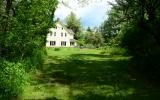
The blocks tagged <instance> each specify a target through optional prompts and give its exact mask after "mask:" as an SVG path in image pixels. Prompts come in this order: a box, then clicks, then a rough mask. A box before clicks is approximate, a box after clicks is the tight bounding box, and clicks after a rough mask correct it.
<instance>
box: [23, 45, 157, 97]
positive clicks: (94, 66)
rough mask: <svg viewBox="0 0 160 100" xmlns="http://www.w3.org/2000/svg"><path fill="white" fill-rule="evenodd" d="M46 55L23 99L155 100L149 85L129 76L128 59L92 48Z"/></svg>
mask: <svg viewBox="0 0 160 100" xmlns="http://www.w3.org/2000/svg"><path fill="white" fill-rule="evenodd" d="M47 52H48V56H47V58H46V60H45V62H44V64H43V65H42V68H41V69H40V70H36V71H35V72H32V73H30V76H31V77H32V80H31V84H30V85H29V86H26V89H25V93H24V94H23V98H24V99H26V100H30V99H32V100H159V99H158V98H159V97H158V96H159V95H160V93H159V92H155V91H156V89H154V90H152V88H153V86H152V85H149V84H148V83H146V82H145V83H144V81H142V80H140V79H138V78H135V77H133V76H132V75H130V73H129V71H128V63H129V57H126V56H122V55H110V53H105V54H103V53H102V50H95V49H78V48H63V49H53V48H50V49H47ZM151 91H152V92H151Z"/></svg>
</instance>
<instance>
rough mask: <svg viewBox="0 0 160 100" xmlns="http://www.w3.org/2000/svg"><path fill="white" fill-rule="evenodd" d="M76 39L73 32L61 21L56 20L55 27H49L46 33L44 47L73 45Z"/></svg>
mask: <svg viewBox="0 0 160 100" xmlns="http://www.w3.org/2000/svg"><path fill="white" fill-rule="evenodd" d="M74 46H76V41H75V39H74V32H73V31H72V30H70V29H67V28H66V27H65V26H64V25H63V24H62V23H61V22H59V21H57V22H56V24H55V28H50V29H49V33H48V34H47V42H46V47H74Z"/></svg>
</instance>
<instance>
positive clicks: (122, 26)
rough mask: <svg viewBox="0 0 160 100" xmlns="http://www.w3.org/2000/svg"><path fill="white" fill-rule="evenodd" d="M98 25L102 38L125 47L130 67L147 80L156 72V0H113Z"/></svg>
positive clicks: (159, 26)
mask: <svg viewBox="0 0 160 100" xmlns="http://www.w3.org/2000/svg"><path fill="white" fill-rule="evenodd" d="M111 5H113V7H112V9H111V11H110V12H109V18H108V19H107V20H106V21H105V22H104V23H103V25H102V26H101V31H102V34H103V36H104V37H105V41H106V42H109V43H110V44H113V45H119V46H121V47H123V48H126V49H127V51H128V53H129V54H130V55H131V56H132V59H131V65H130V66H131V67H132V69H133V70H135V71H136V72H138V73H140V74H141V75H143V76H145V77H147V78H148V79H150V80H159V76H160V73H159V72H160V63H159V61H160V60H159V57H160V1H159V0H116V3H115V4H113V3H111Z"/></svg>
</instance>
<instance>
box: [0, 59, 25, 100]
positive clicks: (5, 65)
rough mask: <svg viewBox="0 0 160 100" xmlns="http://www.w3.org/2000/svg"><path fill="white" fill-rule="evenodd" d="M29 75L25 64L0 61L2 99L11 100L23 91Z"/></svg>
mask: <svg viewBox="0 0 160 100" xmlns="http://www.w3.org/2000/svg"><path fill="white" fill-rule="evenodd" d="M26 83H27V77H26V73H25V70H24V68H23V64H21V63H11V62H8V61H1V62H0V99H3V100H6V99H7V100H11V99H13V98H17V97H18V96H20V95H21V93H22V92H23V87H24V85H26Z"/></svg>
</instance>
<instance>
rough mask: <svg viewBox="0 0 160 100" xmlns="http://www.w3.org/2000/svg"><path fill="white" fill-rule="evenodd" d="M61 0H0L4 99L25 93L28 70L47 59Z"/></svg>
mask: <svg viewBox="0 0 160 100" xmlns="http://www.w3.org/2000/svg"><path fill="white" fill-rule="evenodd" d="M57 4H58V1H57V0H49V1H48V0H1V1H0V99H3V100H4V99H5V100H6V99H7V100H11V99H15V98H18V97H19V96H20V95H21V93H23V87H24V85H25V84H26V83H27V72H29V71H30V70H31V69H32V68H33V67H36V66H37V65H38V64H40V63H41V62H42V61H43V55H44V54H45V49H44V46H45V42H46V34H47V29H48V28H49V27H50V26H52V25H53V18H54V12H55V9H56V7H57Z"/></svg>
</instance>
